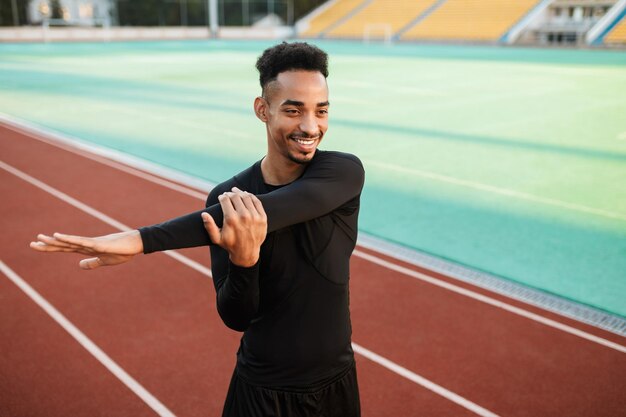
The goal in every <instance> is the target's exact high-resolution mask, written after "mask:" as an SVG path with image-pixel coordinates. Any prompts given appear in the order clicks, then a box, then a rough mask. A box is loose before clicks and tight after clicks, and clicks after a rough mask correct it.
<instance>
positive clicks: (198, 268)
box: [0, 161, 495, 416]
mask: <svg viewBox="0 0 626 417" xmlns="http://www.w3.org/2000/svg"><path fill="white" fill-rule="evenodd" d="M0 168H2V169H4V170H6V171H8V172H10V173H12V174H13V175H15V176H17V177H19V178H21V179H23V180H24V181H27V182H28V183H30V184H32V185H34V186H36V187H38V188H40V189H42V190H44V191H46V192H47V193H49V194H51V195H53V196H55V197H57V198H59V199H61V200H62V201H65V202H66V203H69V204H70V205H72V206H74V207H76V208H78V209H80V210H82V211H84V212H85V213H87V214H89V215H91V216H93V217H95V218H97V219H99V220H101V221H103V222H105V223H107V224H109V225H111V226H113V227H115V228H118V229H119V230H122V231H126V230H130V228H129V227H128V226H126V225H124V224H122V223H120V222H118V221H117V220H114V219H112V218H111V217H109V216H107V215H106V214H104V213H101V212H100V211H98V210H96V209H94V208H92V207H90V206H88V205H86V204H84V203H82V202H80V201H78V200H76V199H75V198H73V197H70V196H68V195H67V194H65V193H63V192H61V191H59V190H57V189H56V188H54V187H51V186H49V185H47V184H45V183H43V182H42V181H39V180H38V179H36V178H33V177H31V176H30V175H28V174H26V173H24V172H22V171H20V170H18V169H17V168H14V167H12V166H10V165H8V164H6V163H5V162H3V161H0ZM166 254H167V255H169V256H171V257H172V258H174V259H176V260H178V261H180V262H183V263H184V264H185V265H187V266H190V267H191V268H193V269H195V270H196V271H198V272H200V273H202V274H204V275H206V276H209V277H210V276H211V271H210V270H209V269H208V268H206V267H204V266H202V265H200V264H198V263H197V262H195V261H193V260H191V259H189V258H187V257H185V256H183V255H181V254H179V253H176V252H171V251H168V252H166ZM355 346H357V350H360V352H359V353H361V354H363V355H364V356H367V354H368V353H369V354H370V359H371V360H373V361H375V362H377V363H379V364H380V365H382V366H385V367H386V368H388V369H390V370H392V371H393V372H395V373H396V374H398V375H400V376H402V377H404V378H407V375H414V376H415V377H417V378H418V380H419V381H422V380H423V381H424V382H426V381H427V382H428V384H432V386H433V387H438V385H437V384H434V383H433V382H430V381H428V380H426V379H423V378H421V377H419V376H418V375H417V374H414V373H412V372H411V371H409V370H407V369H405V368H402V367H401V366H400V365H397V364H395V363H393V362H391V361H389V360H388V359H385V358H383V357H382V356H378V355H376V357H378V358H380V360H381V361H382V360H384V361H382V362H379V361H376V360H374V359H372V357H373V356H371V355H374V354H373V353H372V352H370V351H369V350H367V349H365V348H362V347H360V346H359V345H355ZM362 352H365V353H362ZM391 365H393V366H392V367H390V366H391ZM400 369H404V370H405V371H401V372H397V370H400ZM407 372H409V373H410V374H407ZM420 378H421V379H420ZM408 379H410V380H411V381H413V382H416V381H415V378H414V377H410V378H408ZM418 383H420V382H418ZM428 384H426V385H424V384H420V385H423V386H424V387H426V388H429V387H428ZM429 389H430V388H429ZM442 389H443V388H442ZM446 391H447V390H446ZM434 392H435V393H436V394H439V395H443V394H442V392H443V391H442V392H438V391H434ZM447 392H450V391H447ZM450 394H452V395H453V397H450V398H448V396H446V395H443V396H444V397H446V398H448V399H450V401H454V402H456V403H458V398H461V397H459V396H458V395H456V394H454V393H451V392H450ZM452 398H454V399H452ZM463 400H464V401H466V402H467V403H468V404H473V403H471V402H470V401H468V400H465V399H463ZM476 407H478V406H476ZM485 411H486V410H485ZM481 415H482V414H481ZM485 415H489V416H492V415H495V414H485Z"/></svg>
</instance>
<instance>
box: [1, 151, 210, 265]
mask: <svg viewBox="0 0 626 417" xmlns="http://www.w3.org/2000/svg"><path fill="white" fill-rule="evenodd" d="M0 168H2V169H4V170H5V171H8V172H10V173H11V174H13V175H15V176H16V177H18V178H21V179H23V180H24V181H26V182H29V183H30V184H32V185H34V186H35V187H38V188H40V189H42V190H43V191H45V192H47V193H48V194H52V195H53V196H55V197H57V198H58V199H60V200H62V201H65V202H66V203H68V204H70V205H72V206H74V207H76V208H77V209H79V210H82V211H84V212H85V213H87V214H89V215H90V216H93V217H95V218H97V219H98V220H101V221H102V222H104V223H106V224H108V225H110V226H112V227H114V228H115V229H118V230H121V231H122V232H127V231H129V230H134V229H132V228H130V227H128V226H126V225H125V224H123V223H120V222H118V221H117V220H115V219H113V218H111V217H109V216H107V215H106V214H104V213H102V212H101V211H98V210H96V209H95V208H93V207H91V206H88V205H87V204H85V203H83V202H81V201H78V200H76V199H75V198H73V197H70V196H69V195H67V194H65V193H64V192H62V191H59V190H57V189H56V188H54V187H51V186H49V185H48V184H46V183H44V182H42V181H39V180H38V179H37V178H34V177H31V176H30V175H28V174H26V173H25V172H22V171H20V170H19V169H17V168H14V167H12V166H11V165H9V164H7V163H5V162H4V161H0ZM163 253H165V254H166V255H167V256H169V257H171V258H174V259H176V260H177V261H179V262H182V263H183V264H185V265H187V266H189V267H190V268H193V269H195V270H196V271H198V272H200V273H201V274H204V275H206V276H208V277H211V276H212V275H211V271H210V270H209V269H208V268H207V267H205V266H203V265H202V264H200V263H198V262H196V261H194V260H193V259H190V258H188V257H186V256H184V255H181V254H180V253H176V252H174V251H165V252H163Z"/></svg>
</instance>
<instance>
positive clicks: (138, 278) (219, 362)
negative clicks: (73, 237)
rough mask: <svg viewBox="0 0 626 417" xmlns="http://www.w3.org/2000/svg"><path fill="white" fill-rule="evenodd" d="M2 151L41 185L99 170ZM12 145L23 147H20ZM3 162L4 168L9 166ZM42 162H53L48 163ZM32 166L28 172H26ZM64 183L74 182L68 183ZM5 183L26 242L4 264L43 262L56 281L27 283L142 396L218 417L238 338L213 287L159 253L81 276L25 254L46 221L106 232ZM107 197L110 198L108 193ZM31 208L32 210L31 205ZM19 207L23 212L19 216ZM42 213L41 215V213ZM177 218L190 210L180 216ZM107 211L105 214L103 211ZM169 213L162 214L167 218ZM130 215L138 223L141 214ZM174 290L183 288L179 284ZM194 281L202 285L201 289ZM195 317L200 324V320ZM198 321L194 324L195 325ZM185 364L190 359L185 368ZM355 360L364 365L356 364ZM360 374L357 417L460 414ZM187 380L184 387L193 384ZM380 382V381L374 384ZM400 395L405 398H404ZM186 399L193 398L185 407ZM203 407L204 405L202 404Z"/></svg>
mask: <svg viewBox="0 0 626 417" xmlns="http://www.w3.org/2000/svg"><path fill="white" fill-rule="evenodd" d="M3 138H4V137H3ZM10 143H13V142H4V141H3V142H0V144H1V145H2V150H3V152H2V154H3V156H7V155H9V156H11V155H12V156H13V157H15V160H16V161H17V163H16V167H17V166H18V165H19V168H25V169H27V170H28V171H29V173H36V174H38V175H42V176H45V180H46V182H49V183H50V184H51V185H56V186H63V184H62V183H63V182H64V181H65V182H66V180H64V179H63V178H64V177H65V176H66V175H68V172H67V170H66V168H67V167H72V168H73V169H75V168H76V167H78V169H83V170H84V169H85V168H88V169H87V171H90V172H91V170H92V169H97V168H98V167H99V166H100V165H99V164H94V165H93V166H89V167H85V166H82V165H81V162H80V161H72V160H71V159H66V158H65V157H64V155H62V154H57V153H56V152H55V150H54V148H52V149H47V148H46V147H44V148H43V149H44V150H43V151H42V149H26V148H24V147H21V146H17V149H14V150H13V151H14V152H11V151H10V150H9V149H8V148H9V146H5V145H7V144H10ZM17 143H18V144H19V145H23V143H22V142H17ZM36 155H40V156H39V157H37V156H36ZM25 156H26V157H25ZM37 158H39V159H37ZM5 160H7V161H8V160H9V158H5ZM50 160H52V161H54V162H53V163H52V164H49V162H48V161H50ZM31 164H32V165H33V166H35V167H36V168H35V169H28V167H29V166H31ZM33 171H35V172H33ZM113 171H114V170H113ZM3 172H5V171H3ZM116 175H117V172H110V173H105V174H104V175H94V176H93V180H92V181H90V185H89V186H84V187H81V186H79V185H77V184H76V182H73V183H71V184H70V185H69V187H67V186H66V187H64V189H67V188H71V189H72V191H73V192H74V193H75V195H80V196H81V198H82V197H85V196H83V195H82V194H81V193H85V194H86V195H87V196H88V195H90V194H93V189H94V188H93V187H100V189H101V190H103V192H104V193H105V194H107V193H109V192H110V190H109V188H108V187H105V186H104V183H100V182H99V181H102V178H104V179H105V181H106V182H110V181H118V180H120V178H116ZM72 177H73V178H76V175H72ZM121 179H122V180H124V181H123V183H121V184H120V187H123V188H124V187H125V188H128V189H129V190H133V189H134V186H135V185H137V184H134V183H133V181H132V179H128V178H121ZM11 181H13V182H14V183H15V184H13V185H12V186H11V190H10V191H7V195H9V194H12V195H14V198H13V199H12V200H11V201H12V207H11V208H7V209H6V210H3V211H6V212H9V213H12V215H13V216H14V217H13V218H7V219H6V220H7V223H10V224H12V225H14V227H15V230H12V231H11V233H10V234H9V235H8V236H11V240H12V241H19V242H25V243H26V245H24V246H23V247H20V248H19V250H18V251H17V252H15V253H13V252H12V251H10V253H8V254H7V256H8V259H9V260H10V261H11V262H12V263H19V264H21V265H22V267H23V268H31V267H32V265H33V264H38V262H37V261H39V262H41V260H42V259H45V260H46V264H47V266H46V268H45V270H49V271H53V272H54V273H53V274H52V276H49V278H48V279H43V278H41V276H40V275H39V274H40V273H43V271H41V270H37V269H36V268H35V271H34V273H35V276H34V277H32V278H31V279H30V281H34V282H31V285H33V286H35V287H36V288H37V289H38V291H40V292H42V293H43V294H45V295H46V296H47V297H48V298H50V299H51V301H53V302H54V304H55V305H57V306H58V308H59V309H60V310H61V311H62V312H63V313H64V314H66V315H68V316H69V317H70V318H71V319H72V320H73V321H75V322H76V324H77V325H78V327H79V328H81V329H84V330H85V332H86V333H88V334H89V335H90V337H92V339H94V340H96V341H97V342H98V344H99V345H101V346H102V347H103V349H104V350H105V351H106V352H107V353H108V354H110V355H111V356H112V357H113V358H115V359H116V361H118V362H119V363H120V364H122V365H123V367H124V368H125V369H127V370H128V371H129V373H131V374H132V375H133V376H135V377H136V378H137V379H138V380H139V381H140V382H141V383H142V384H143V385H144V386H146V387H147V388H149V389H150V391H151V392H153V393H154V395H155V396H156V397H157V398H159V399H160V400H161V401H162V402H163V403H164V404H166V405H167V406H168V407H169V408H170V409H172V411H173V412H174V413H175V414H177V415H190V416H192V415H206V413H207V411H208V413H209V415H217V414H218V413H219V410H221V406H222V402H223V399H224V398H225V390H226V388H227V385H228V379H229V378H230V374H231V372H232V366H233V364H234V353H235V351H236V346H237V343H238V338H239V336H238V334H237V333H235V332H230V331H229V330H227V329H225V328H224V326H223V324H222V323H221V322H219V318H218V317H217V314H216V313H215V307H214V299H213V297H214V291H213V290H212V288H210V289H209V290H207V288H206V285H210V286H212V283H211V282H210V281H209V280H208V279H206V278H205V277H204V276H198V275H199V274H197V273H193V271H191V273H190V270H189V268H188V267H185V266H184V265H181V264H179V263H177V262H175V261H173V260H171V259H169V258H167V257H165V256H163V255H162V254H153V255H150V256H145V257H143V256H142V257H138V258H137V259H136V260H135V261H133V262H131V263H129V264H127V265H123V266H119V267H116V268H101V269H98V270H95V271H88V272H86V271H80V270H78V269H77V261H78V259H80V257H79V256H72V255H69V256H68V257H72V258H74V260H68V257H64V256H54V255H50V256H47V255H46V254H39V253H36V252H34V251H32V250H30V249H29V248H28V247H27V242H28V241H30V240H31V239H33V237H34V236H35V235H36V233H38V232H40V231H42V230H47V229H48V228H49V227H50V224H51V223H54V224H55V227H57V228H58V230H63V231H72V230H80V232H81V233H91V234H103V233H110V232H111V231H113V230H111V228H110V227H109V226H107V225H105V224H103V223H102V222H100V221H98V220H95V219H94V218H92V217H90V216H88V215H85V214H84V213H82V212H80V211H78V210H76V209H74V208H73V207H71V206H68V205H67V204H65V203H63V202H61V201H59V200H58V199H56V198H53V197H51V196H50V195H49V194H47V193H44V192H42V191H41V190H38V189H37V188H35V187H32V186H30V185H29V184H28V183H25V182H23V183H22V184H20V181H22V180H20V179H18V178H16V177H15V178H12V179H11V180H10V181H9V180H7V181H6V184H9V183H10V182H11ZM159 191H161V192H160V193H157V198H155V200H156V201H157V202H158V201H160V200H161V199H164V200H165V201H171V197H174V196H176V195H177V193H175V194H174V195H172V196H168V195H167V192H165V194H166V195H163V194H164V193H163V190H159ZM118 192H119V190H118ZM114 195H117V194H116V193H114ZM132 195H133V194H131V195H128V197H129V198H130V197H131V196H132ZM100 197H101V196H100ZM153 197H154V196H153ZM142 198H144V197H142ZM96 200H98V199H96ZM32 201H37V202H38V203H37V204H33V203H32ZM91 203H93V201H91ZM136 203H137V206H141V204H140V202H136ZM103 204H106V201H103ZM125 204H129V203H128V201H127V200H126V202H125V203H124V205H119V206H116V205H115V204H113V205H112V206H114V207H113V208H112V210H111V212H114V213H115V214H116V215H119V216H120V217H121V218H123V219H124V222H125V223H131V222H132V219H131V218H129V217H128V212H129V211H128V209H127V207H126V206H125ZM144 204H145V203H144ZM23 206H26V207H28V208H29V209H28V210H22V209H20V207H23ZM98 207H99V208H101V209H102V208H103V207H102V206H98ZM42 208H43V209H42ZM42 210H43V212H45V216H40V215H39V213H41V212H42ZM107 210H108V206H107ZM185 210H186V211H189V210H190V209H189V208H185ZM111 212H109V211H107V213H111ZM179 213H180V212H179ZM172 215H173V214H167V217H169V216H172ZM137 216H138V217H141V214H139V215H137ZM29 218H35V220H36V221H34V222H29V223H28V227H23V226H24V224H25V223H26V219H29ZM159 220H161V219H159ZM50 232H52V231H50ZM10 246H11V244H10V243H9V242H7V241H4V242H3V241H1V240H0V247H3V248H4V247H10ZM11 249H12V248H11ZM184 253H185V254H186V255H188V256H190V257H192V258H195V259H197V260H199V261H203V262H205V263H206V261H207V260H208V255H207V251H206V249H200V250H198V249H194V250H185V251H184ZM42 256H43V258H42ZM26 265H28V266H26ZM40 266H41V264H40ZM18 269H19V268H18ZM194 274H195V275H194ZM172 277H174V278H175V279H176V281H175V282H174V281H171V279H172ZM86 278H87V279H86ZM55 280H59V281H58V282H56V281H55ZM181 283H182V284H184V285H182V286H181ZM190 283H193V285H191V284H190ZM198 283H201V285H200V287H198ZM186 285H191V287H192V288H194V289H193V290H190V291H187V294H185V295H184V296H182V295H181V296H180V297H182V298H183V299H181V300H180V303H179V304H173V305H170V304H171V303H169V302H168V303H164V302H163V297H168V298H171V297H174V296H176V295H177V294H181V293H183V292H184V289H185V288H187V287H186ZM198 294H204V295H206V294H210V297H209V298H200V299H199V296H198ZM185 298H188V300H190V301H191V300H193V302H194V304H197V307H198V309H199V310H201V313H199V314H197V315H195V317H194V315H192V314H188V313H187V312H186V311H181V308H180V305H185V307H184V310H187V309H188V308H189V306H188V305H187V304H188V302H189V301H187V303H185V301H184V299H185ZM163 304H166V307H163ZM162 310H165V311H162ZM207 312H208V313H207ZM199 315H200V316H202V317H198V316H199ZM172 316H176V317H179V318H180V320H178V321H177V325H176V326H168V322H169V321H170V320H171V319H170V318H171V317H172ZM204 316H210V318H211V320H209V321H213V320H214V321H215V322H216V326H213V327H215V330H216V331H217V333H218V334H213V335H208V337H207V335H206V330H205V329H206V327H211V326H207V323H206V322H207V318H206V317H204ZM188 323H194V325H193V326H191V328H190V325H189V324H188ZM198 323H200V325H199V326H198ZM179 329H185V331H184V332H183V333H182V334H181V332H180V331H178V330H179ZM164 334H165V335H167V338H166V341H167V342H168V343H165V346H161V347H160V348H159V346H160V345H162V344H163V343H164V342H163V341H162V340H161V339H160V338H162V337H163V335H164ZM227 335H230V336H232V340H231V342H232V343H231V344H229V343H225V342H224V339H227V337H226V336H227ZM181 339H182V340H189V339H191V340H190V341H189V344H185V346H184V347H181V346H173V345H171V344H170V343H169V342H175V341H176V340H181ZM146 340H148V341H149V345H150V349H149V350H148V351H142V352H140V353H138V352H137V350H138V349H141V348H142V347H143V346H145V343H146ZM155 350H156V351H155ZM206 350H209V351H211V355H209V356H210V357H209V358H207V352H206ZM213 351H217V352H213ZM180 356H183V358H181V357H180ZM187 358H189V361H188V362H187ZM198 360H199V361H206V362H205V363H203V364H202V365H204V366H205V367H206V366H213V367H216V368H219V369H214V370H212V371H207V372H199V371H200V370H202V369H203V366H196V364H194V362H195V361H198ZM362 362H366V361H365V360H363V359H361V363H362ZM360 366H363V368H364V369H368V368H370V369H371V368H373V369H375V370H376V371H375V379H374V380H372V377H368V374H367V373H366V374H365V375H363V372H361V374H360V380H361V384H362V385H363V389H362V395H363V396H364V398H368V400H369V401H365V402H364V403H365V404H368V405H369V407H370V408H369V409H367V408H365V409H364V413H363V415H364V416H368V415H369V416H377V415H381V414H384V413H385V410H386V409H388V408H389V407H388V406H387V404H389V403H393V404H395V405H394V407H392V408H394V409H400V410H403V411H402V412H401V413H400V414H406V415H410V410H413V409H416V408H417V407H418V403H417V401H418V399H419V401H420V402H422V403H424V404H428V407H429V408H430V409H434V410H446V411H442V413H444V415H445V414H454V415H465V411H464V410H463V409H462V408H460V407H458V406H456V405H455V404H452V403H450V402H449V401H447V400H446V399H444V398H441V397H439V396H438V395H435V394H433V393H432V392H430V391H428V390H426V389H423V388H421V387H419V386H416V385H415V384H413V383H411V382H409V381H406V380H400V381H399V379H401V378H399V377H398V376H397V375H395V374H393V373H391V372H389V371H387V370H385V369H382V368H380V367H379V366H378V365H375V364H372V363H369V366H368V364H367V363H366V364H364V365H360ZM164 375H167V377H164ZM174 376H179V377H180V379H177V378H173V377H174ZM368 380H370V381H371V383H369V384H368V383H367V382H366V381H368ZM190 381H192V385H191V386H190ZM380 381H384V382H385V383H384V384H383V385H379V384H378V382H380ZM202 388H204V390H203V389H202ZM398 388H400V389H398ZM172 391H173V392H172ZM407 392H408V393H412V394H413V395H408V396H406V395H405V394H406V393H407ZM170 394H171V395H170ZM400 395H402V397H401V396H400ZM190 397H191V398H192V399H193V400H190ZM208 401H211V403H210V404H207V402H208Z"/></svg>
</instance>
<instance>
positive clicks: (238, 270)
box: [140, 150, 364, 389]
mask: <svg viewBox="0 0 626 417" xmlns="http://www.w3.org/2000/svg"><path fill="white" fill-rule="evenodd" d="M363 181H364V171H363V167H362V165H361V162H360V161H359V160H358V158H356V157H355V156H353V155H350V154H345V153H340V152H330V151H320V150H318V151H316V153H315V156H314V157H313V159H312V160H311V161H310V162H309V164H308V165H307V166H306V169H305V171H304V173H303V174H302V176H301V177H300V178H299V179H297V180H296V181H294V182H292V183H290V184H287V185H283V186H271V185H268V184H265V183H264V181H263V176H262V173H261V163H260V161H259V162H257V163H255V164H254V165H253V166H251V167H250V168H248V169H246V170H245V171H243V172H241V173H239V174H238V175H236V176H235V177H233V178H231V179H230V180H228V181H226V182H224V183H222V184H220V185H218V186H217V187H215V188H214V189H213V191H212V192H211V193H210V194H209V197H208V199H207V204H206V205H207V208H206V209H205V210H203V211H207V212H208V213H209V214H211V216H212V217H213V218H214V219H215V220H216V222H217V224H218V226H220V225H221V223H222V217H223V215H222V211H221V207H220V205H219V204H218V200H217V197H218V196H219V195H220V194H222V193H224V192H226V191H230V190H231V188H232V187H235V186H236V187H238V188H240V189H241V190H244V191H248V192H251V193H253V194H255V195H257V196H258V197H259V199H260V200H261V202H262V204H263V207H264V209H265V212H266V214H267V218H268V235H267V238H266V240H265V242H264V243H263V245H262V246H261V255H260V258H259V262H258V263H257V264H256V265H254V266H253V267H250V268H242V267H239V266H237V265H234V264H232V263H231V262H230V261H229V258H228V253H227V252H226V251H225V250H223V249H222V248H220V247H219V246H216V245H212V246H211V268H212V271H213V281H214V284H215V289H216V292H217V308H218V312H219V314H220V316H221V317H222V320H223V321H224V323H226V325H228V326H229V327H231V328H233V329H236V330H240V331H244V334H243V337H242V339H241V345H240V348H239V351H238V353H237V358H238V359H237V370H238V373H239V374H240V375H241V376H242V377H243V378H245V379H247V380H249V381H250V382H251V383H254V384H257V385H262V386H272V387H284V388H290V389H298V388H302V387H310V386H315V385H319V384H322V383H324V382H325V381H327V380H329V379H332V378H333V376H335V375H337V374H338V373H340V372H341V371H343V370H344V369H346V368H347V367H348V366H350V365H351V364H352V361H353V352H352V349H351V346H350V335H351V325H350V313H349V292H348V279H349V259H350V255H351V253H352V251H353V250H354V247H355V245H356V237H357V218H358V212H359V199H360V193H361V190H362V187H363ZM200 212H201V211H198V212H195V213H191V214H188V215H185V216H182V217H179V218H177V219H173V220H170V221H167V222H165V223H161V224H159V225H154V226H150V227H145V228H141V229H140V232H141V237H142V240H143V244H144V252H145V253H150V252H154V251H157V250H167V249H177V248H183V247H191V246H200V245H207V244H208V245H210V244H211V242H210V239H209V236H208V234H207V233H206V231H205V229H204V225H203V223H202V219H201V216H200Z"/></svg>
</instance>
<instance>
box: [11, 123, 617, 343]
mask: <svg viewBox="0 0 626 417" xmlns="http://www.w3.org/2000/svg"><path fill="white" fill-rule="evenodd" d="M18 133H23V132H21V131H20V132H18ZM29 136H31V137H32V138H34V139H36V140H40V141H42V142H45V143H49V144H50V145H53V146H57V147H59V148H62V149H65V148H64V147H62V146H60V145H57V144H55V143H54V142H48V141H47V140H44V139H41V138H38V137H37V136H35V135H29ZM75 153H76V154H78V155H82V152H81V151H75ZM129 173H131V174H132V172H129ZM151 178H157V177H153V176H152V175H148V176H146V177H145V179H146V180H148V181H152V179H151ZM200 199H201V200H203V201H205V198H204V196H202V197H201V198H200ZM70 204H71V203H70ZM102 216H105V215H104V214H103V215H102ZM105 217H106V216H105ZM103 221H105V222H106V220H103ZM168 252H169V251H168ZM168 254H169V253H168ZM353 254H354V255H355V256H358V257H360V258H363V259H366V260H369V261H371V262H374V263H377V264H378V265H381V266H384V267H386V268H389V269H392V270H396V271H398V272H401V273H404V274H406V275H409V276H412V277H414V278H418V279H421V280H423V281H426V282H429V283H431V284H433V285H437V286H439V287H441V288H445V289H448V290H450V291H453V292H457V293H459V294H463V295H466V296H468V297H471V298H474V299H476V300H478V301H482V302H485V303H487V304H490V305H494V306H497V307H499V306H500V305H505V304H506V303H503V302H501V301H498V300H495V299H493V298H490V297H487V296H485V295H482V294H478V293H475V292H473V291H469V290H465V289H464V288H462V287H458V286H455V285H453V284H449V283H447V282H445V281H441V280H439V279H437V278H434V277H431V276H428V275H425V274H421V273H418V272H416V271H413V270H411V269H408V268H404V267H401V266H399V265H396V264H393V263H391V262H388V261H385V260H382V259H380V258H378V257H374V256H373V255H369V254H367V253H365V252H362V251H359V250H355V251H354V252H353ZM176 255H177V256H181V257H182V255H179V254H176ZM170 256H172V255H171V254H170ZM172 257H174V256H172ZM183 258H185V257H183ZM181 262H183V263H187V262H189V263H193V264H195V265H193V264H190V266H191V267H192V268H194V269H195V270H197V271H199V272H200V273H204V274H205V275H206V274H207V273H208V274H210V273H211V272H210V270H209V269H207V268H205V267H203V266H202V265H200V264H198V263H197V262H195V261H193V260H191V259H189V258H186V260H185V261H182V260H181ZM192 265H193V266H192ZM202 269H204V270H206V272H203V271H202ZM209 276H210V275H209ZM456 289H459V290H460V291H457V290H456ZM470 294H476V295H477V296H479V297H478V298H477V297H473V296H472V295H470ZM506 305H509V304H506ZM510 307H511V309H515V310H516V311H518V312H516V313H515V314H519V315H520V316H523V317H526V318H528V319H530V320H533V321H537V322H540V323H543V324H546V325H549V326H551V327H553V328H556V329H559V330H563V331H565V332H567V333H570V334H576V335H577V336H580V337H582V338H583V339H587V340H590V341H594V342H596V343H600V344H602V345H604V346H607V347H610V348H613V349H616V350H619V351H621V352H624V349H626V348H625V347H624V346H621V345H619V344H616V343H613V342H611V341H608V340H606V339H602V338H600V337H597V336H594V335H592V334H589V333H586V332H584V331H582V330H578V329H575V328H573V327H570V326H567V325H564V324H561V323H558V322H556V321H554V320H550V319H547V318H545V317H542V316H540V315H538V314H535V313H531V312H528V311H526V310H523V309H520V308H518V307H514V306H510ZM509 311H511V312H514V311H512V310H509ZM548 323H554V325H552V324H548ZM561 326H562V327H561ZM569 329H571V331H570V330H569ZM601 341H604V342H606V343H604V342H601ZM607 344H608V345H607Z"/></svg>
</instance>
